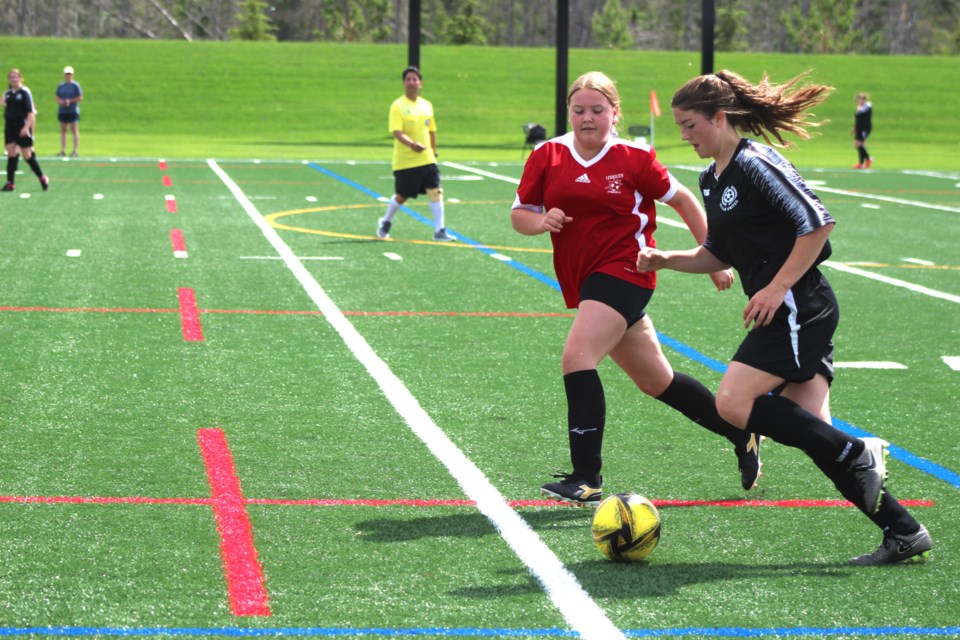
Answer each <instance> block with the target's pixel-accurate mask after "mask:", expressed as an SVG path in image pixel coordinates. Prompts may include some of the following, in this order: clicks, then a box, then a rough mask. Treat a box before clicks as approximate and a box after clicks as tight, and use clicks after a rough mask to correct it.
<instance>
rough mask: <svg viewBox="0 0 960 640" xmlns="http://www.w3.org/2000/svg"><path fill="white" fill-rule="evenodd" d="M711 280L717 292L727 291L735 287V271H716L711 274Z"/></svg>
mask: <svg viewBox="0 0 960 640" xmlns="http://www.w3.org/2000/svg"><path fill="white" fill-rule="evenodd" d="M710 279H711V280H713V286H715V287H716V288H717V291H725V290H727V289H729V288H730V287H732V286H733V281H734V277H733V269H724V270H723V271H714V272H713V273H711V274H710Z"/></svg>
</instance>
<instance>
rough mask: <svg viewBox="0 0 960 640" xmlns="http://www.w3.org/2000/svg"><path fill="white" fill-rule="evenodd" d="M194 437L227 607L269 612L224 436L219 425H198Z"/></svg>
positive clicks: (243, 613)
mask: <svg viewBox="0 0 960 640" xmlns="http://www.w3.org/2000/svg"><path fill="white" fill-rule="evenodd" d="M197 440H198V441H199V443H200V453H201V454H202V455H203V462H204V464H205V465H206V467H207V480H208V481H209V482H210V492H211V495H212V497H213V500H214V503H213V514H214V517H215V518H216V520H217V531H218V532H219V533H220V554H221V557H222V559H223V568H224V571H225V573H226V578H227V592H228V594H229V597H230V611H231V612H232V613H233V615H235V616H269V615H270V606H269V604H268V600H269V597H268V596H267V588H266V586H265V585H264V581H263V569H262V568H261V567H260V561H259V560H258V559H257V548H256V547H255V546H254V544H253V525H252V524H251V523H250V517H249V516H248V515H247V509H246V505H245V503H244V500H243V492H242V491H241V490H240V479H239V478H238V477H237V473H236V468H235V467H234V464H233V455H232V454H231V453H230V447H229V446H227V437H226V435H225V434H224V433H223V431H222V430H220V429H200V430H199V431H198V432H197Z"/></svg>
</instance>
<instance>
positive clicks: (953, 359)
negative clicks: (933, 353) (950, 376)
mask: <svg viewBox="0 0 960 640" xmlns="http://www.w3.org/2000/svg"><path fill="white" fill-rule="evenodd" d="M943 362H944V363H945V364H946V365H947V366H948V367H950V368H951V369H953V370H954V371H960V356H943Z"/></svg>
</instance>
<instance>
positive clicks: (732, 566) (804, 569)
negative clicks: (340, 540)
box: [450, 552, 851, 599]
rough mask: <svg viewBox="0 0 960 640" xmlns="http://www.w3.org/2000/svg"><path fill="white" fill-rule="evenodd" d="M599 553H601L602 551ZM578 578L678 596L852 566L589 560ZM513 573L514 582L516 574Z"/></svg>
mask: <svg viewBox="0 0 960 640" xmlns="http://www.w3.org/2000/svg"><path fill="white" fill-rule="evenodd" d="M597 553H599V552H597ZM567 568H568V569H570V571H571V572H573V574H574V575H575V576H576V577H577V579H578V580H579V581H580V584H581V585H583V588H584V589H585V590H586V591H587V593H589V594H590V595H591V596H592V597H594V598H610V599H625V598H663V597H668V596H675V595H677V594H678V593H679V592H681V590H683V589H685V588H686V587H690V586H695V585H701V584H710V583H720V584H722V583H724V582H728V581H736V583H737V584H742V583H743V581H744V580H746V581H754V580H777V579H780V578H784V577H789V578H790V579H791V580H793V579H796V578H804V579H847V578H849V574H850V572H851V569H849V568H848V567H846V566H845V565H843V564H833V563H829V562H824V563H815V562H791V563H782V564H747V563H742V564H741V563H734V562H696V563H693V562H658V561H657V560H656V559H652V560H651V561H648V562H643V561H641V562H633V563H616V562H610V561H609V560H605V559H603V558H598V559H597V560H585V561H582V562H578V563H576V564H572V565H567ZM503 573H504V574H507V573H509V574H510V576H511V577H510V579H511V581H513V580H514V579H515V578H516V574H519V573H522V571H520V570H517V571H511V572H507V571H505V572H503ZM505 588H506V589H508V591H512V592H514V593H516V592H519V591H520V590H523V591H526V592H530V593H533V592H537V591H542V590H543V587H542V586H541V585H540V584H539V583H537V582H536V581H535V580H534V579H533V578H532V577H531V578H530V580H529V583H528V584H527V585H526V586H525V587H518V586H517V585H516V584H513V583H511V584H509V585H506V586H505ZM450 594H451V595H453V596H459V597H464V598H498V597H503V595H504V590H503V589H500V588H499V587H495V586H491V587H468V588H465V589H456V590H454V591H451V592H450Z"/></svg>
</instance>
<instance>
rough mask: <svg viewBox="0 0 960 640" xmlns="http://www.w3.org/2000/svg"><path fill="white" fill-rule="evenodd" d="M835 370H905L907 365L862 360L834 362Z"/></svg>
mask: <svg viewBox="0 0 960 640" xmlns="http://www.w3.org/2000/svg"><path fill="white" fill-rule="evenodd" d="M833 366H834V368H836V369H906V368H907V365H904V364H900V363H899V362H881V361H875V362H874V361H869V360H862V361H860V362H834V363H833Z"/></svg>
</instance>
